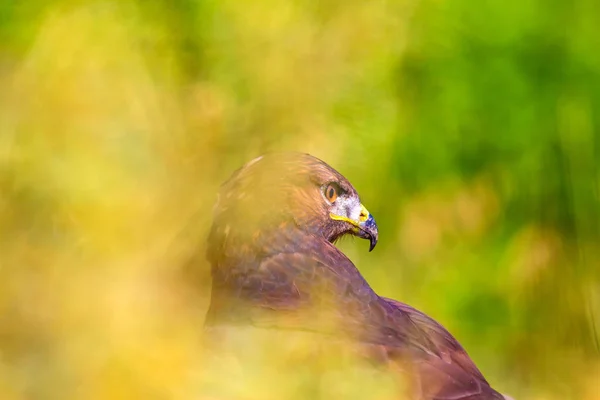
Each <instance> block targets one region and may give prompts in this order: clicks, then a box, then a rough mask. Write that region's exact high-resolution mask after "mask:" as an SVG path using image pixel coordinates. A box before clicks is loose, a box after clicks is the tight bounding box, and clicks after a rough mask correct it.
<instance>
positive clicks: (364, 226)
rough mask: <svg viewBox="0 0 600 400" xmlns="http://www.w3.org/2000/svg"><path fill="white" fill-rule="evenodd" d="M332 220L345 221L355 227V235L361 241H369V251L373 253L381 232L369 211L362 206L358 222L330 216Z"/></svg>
mask: <svg viewBox="0 0 600 400" xmlns="http://www.w3.org/2000/svg"><path fill="white" fill-rule="evenodd" d="M329 216H330V218H331V219H334V220H337V221H345V222H348V223H350V224H352V225H353V226H354V228H355V229H354V230H353V231H354V234H355V235H356V236H358V237H359V238H361V239H369V251H372V250H373V249H374V248H375V245H377V240H378V239H379V232H378V230H377V224H376V223H375V218H373V216H372V215H371V213H369V211H368V210H367V209H366V208H365V206H363V205H362V204H361V205H360V213H359V215H358V221H357V220H355V219H352V218H348V217H342V216H340V215H335V214H329Z"/></svg>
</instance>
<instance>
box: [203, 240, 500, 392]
mask: <svg viewBox="0 0 600 400" xmlns="http://www.w3.org/2000/svg"><path fill="white" fill-rule="evenodd" d="M311 243H314V242H311V241H310V240H300V241H295V242H294V243H293V245H289V247H287V248H282V249H281V252H279V253H277V254H275V255H270V256H265V257H264V258H261V259H255V262H253V263H247V262H245V263H240V265H239V266H236V265H230V266H229V267H228V268H220V269H219V270H216V271H213V273H217V274H221V275H220V276H218V277H217V278H218V279H216V281H217V282H225V285H226V286H227V287H231V285H230V283H231V280H234V281H235V282H236V285H235V287H236V290H235V292H233V293H232V292H231V291H228V292H226V293H225V295H224V296H220V295H219V293H221V294H223V293H222V292H221V291H219V290H218V288H217V290H216V291H214V292H213V298H212V299H211V306H210V309H209V313H208V316H207V322H206V324H207V326H208V327H211V326H212V327H214V326H219V325H220V326H222V325H231V324H234V325H236V324H243V325H251V326H255V327H258V328H275V329H291V330H296V331H308V332H316V333H319V334H323V335H329V336H330V337H331V338H332V340H338V339H339V338H340V337H343V338H349V339H351V340H353V342H354V343H356V346H357V347H358V348H359V349H358V351H359V352H360V353H361V354H363V355H364V357H366V358H368V359H369V361H370V362H373V363H376V364H380V365H381V363H382V362H383V364H386V365H387V366H388V367H390V368H391V369H392V370H397V371H399V372H400V373H401V374H402V375H403V379H406V375H409V376H410V377H411V380H413V381H414V383H413V384H412V386H414V391H415V392H417V393H419V394H418V396H419V398H423V399H431V400H492V399H503V397H502V396H501V395H500V394H498V393H497V392H495V391H494V390H493V389H492V388H491V387H490V386H489V385H488V383H487V381H486V380H485V378H484V377H483V376H482V374H481V372H480V371H479V370H478V369H477V367H476V366H475V364H474V363H473V362H472V361H471V360H470V358H469V357H468V355H467V354H466V352H465V351H464V349H463V348H462V346H460V344H459V343H458V342H457V341H456V339H454V338H453V337H452V335H451V334H450V333H449V332H448V331H447V330H446V329H444V328H443V327H442V326H441V325H440V324H438V323H437V322H435V321H434V320H433V319H431V318H429V317H428V316H427V315H425V314H423V313H421V312H420V311H418V310H416V309H414V308H412V307H410V306H408V305H406V304H402V303H400V302H396V301H394V300H391V299H386V298H383V297H380V296H378V295H377V294H376V293H375V292H374V291H373V290H372V289H371V287H370V286H369V285H368V283H367V282H366V281H365V280H364V278H363V277H362V275H361V274H360V272H359V271H358V270H357V269H356V267H355V266H354V265H353V264H352V262H351V261H350V260H349V259H348V258H347V257H346V256H344V255H343V253H341V252H340V251H339V250H338V249H337V248H336V247H334V246H333V245H331V244H329V243H322V242H320V243H318V245H314V244H311ZM246 261H248V259H247V258H246ZM229 310H231V312H229ZM361 349H362V350H361ZM382 356H383V357H382Z"/></svg>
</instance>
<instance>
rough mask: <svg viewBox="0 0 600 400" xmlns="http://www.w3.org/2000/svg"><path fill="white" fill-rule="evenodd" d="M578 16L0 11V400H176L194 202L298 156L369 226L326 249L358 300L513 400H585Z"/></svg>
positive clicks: (587, 327) (596, 324)
mask: <svg viewBox="0 0 600 400" xmlns="http://www.w3.org/2000/svg"><path fill="white" fill-rule="evenodd" d="M599 16H600V6H599V5H598V3H597V2H596V1H594V0H577V1H573V2H560V1H550V2H548V1H540V0H526V1H513V0H509V1H498V0H492V1H486V2H472V1H466V0H455V1H440V0H422V1H414V0H399V1H381V0H372V1H353V0H347V1H344V2H342V1H320V2H311V1H304V0H296V1H272V0H271V1H269V0H261V1H254V2H241V1H231V0H222V1H209V0H171V1H166V0H162V1H161V0H156V1H141V0H138V1H135V0H129V1H113V2H110V1H95V2H83V1H44V0H37V1H27V2H18V1H3V2H1V3H0V88H1V90H0V274H1V275H0V397H1V398H2V399H37V398H39V399H46V398H57V399H59V398H60V399H67V398H85V399H94V398H97V399H105V398H197V397H195V396H193V395H190V392H186V391H184V390H183V389H181V388H182V387H184V386H185V385H184V382H188V381H190V380H192V381H193V377H192V378H190V371H191V370H194V366H195V365H196V363H197V362H198V360H197V358H198V357H197V354H198V353H197V351H198V349H197V346H198V345H197V342H198V334H199V331H200V328H201V326H202V318H203V315H204V311H205V308H206V301H207V297H206V296H207V294H208V290H209V287H210V286H209V276H208V266H207V265H206V263H205V261H204V260H203V254H204V251H205V248H204V246H205V245H204V239H205V235H206V232H207V229H208V227H209V225H210V218H211V215H210V214H211V209H212V204H213V202H214V200H215V194H216V189H217V187H218V185H219V183H220V182H222V181H223V180H224V179H226V178H227V177H228V176H229V174H230V173H231V172H232V171H233V170H235V169H236V168H238V167H239V166H241V165H242V164H243V163H244V162H246V161H248V160H250V159H252V158H253V157H256V156H258V155H260V154H261V153H264V152H267V151H275V150H297V151H304V152H309V153H311V154H313V155H315V156H317V157H319V158H321V159H323V160H325V161H326V162H328V163H329V164H330V165H332V166H333V167H334V168H336V169H338V170H339V171H340V172H342V173H343V174H344V175H345V176H346V177H347V178H348V179H349V180H350V181H351V182H352V183H353V184H354V186H355V187H356V188H357V189H358V191H359V193H360V194H361V197H362V200H363V202H364V203H365V204H366V205H367V207H368V208H369V210H370V211H371V212H372V213H373V214H374V215H375V217H376V219H377V221H378V224H379V227H380V243H379V245H378V247H377V249H376V250H375V251H374V252H373V253H368V252H367V244H366V243H364V242H362V241H344V242H343V243H342V244H341V247H342V249H343V250H344V252H346V254H347V255H349V257H350V258H351V259H352V260H353V261H354V262H355V263H356V265H357V266H358V268H359V269H360V270H361V271H362V272H363V274H364V275H365V276H366V278H367V280H368V281H369V282H370V283H371V284H372V286H373V287H374V288H375V289H376V290H377V291H378V292H379V293H380V294H382V295H386V296H389V297H394V298H396V299H399V300H402V301H405V302H407V303H409V304H411V305H413V306H416V307H418V308H420V309H422V310H423V311H425V312H427V313H428V314H430V315H431V316H433V317H434V318H436V319H437V320H439V321H440V322H441V323H443V324H444V325H445V326H446V327H447V328H448V329H449V330H450V331H451V332H453V333H454V334H455V335H456V337H457V338H458V339H459V340H460V341H461V342H462V343H463V344H464V346H465V347H466V349H467V350H468V352H469V353H470V355H471V356H472V358H473V359H474V360H475V361H476V362H477V363H478V365H479V366H480V368H481V369H482V371H483V372H484V374H485V375H486V376H487V377H488V378H489V380H490V382H491V383H492V384H493V385H494V386H495V387H497V388H498V389H499V390H501V391H503V392H505V393H509V394H511V395H512V396H514V397H515V398H517V399H540V400H541V399H585V400H592V399H594V400H595V399H600V356H599V352H600V350H599V348H600V344H599V342H600V262H599V260H600V257H599V256H600V246H599V244H600V198H599V193H600V191H599V187H600V134H599V131H600V51H599V50H598V49H599V48H600V39H599V38H600V17H599ZM190 259H192V260H194V262H192V263H189V262H187V261H189V260H190ZM182 282H183V283H186V282H187V283H190V282H191V283H193V284H191V285H186V284H182Z"/></svg>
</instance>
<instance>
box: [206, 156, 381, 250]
mask: <svg viewBox="0 0 600 400" xmlns="http://www.w3.org/2000/svg"><path fill="white" fill-rule="evenodd" d="M286 226H287V227H290V226H291V227H293V228H295V229H299V230H302V231H304V232H306V233H309V234H311V235H315V236H317V237H321V238H323V239H325V240H327V241H329V242H331V243H333V242H334V241H335V240H337V239H338V238H340V237H341V236H343V235H346V234H350V235H354V236H358V237H360V238H363V239H368V240H369V242H370V250H373V248H374V247H375V245H376V244H377V239H378V231H377V225H376V223H375V220H374V219H373V216H372V215H371V214H370V213H369V211H367V209H366V208H365V207H364V206H363V205H362V204H361V202H360V198H359V196H358V193H357V192H356V190H355V189H354V187H353V186H352V185H351V184H350V182H348V180H347V179H346V178H344V177H343V176H342V175H341V174H340V173H339V172H337V171H336V170H334V169H333V168H331V167H330V166H329V165H327V164H326V163H325V162H323V161H321V160H319V159H317V158H315V157H313V156H311V155H309V154H301V153H273V154H267V155H264V156H261V157H258V158H255V159H254V160H252V161H250V162H248V163H247V164H245V165H244V166H243V167H242V168H240V169H239V170H238V171H236V172H235V173H234V174H233V175H232V176H231V178H230V179H229V180H228V181H226V182H225V183H224V184H223V185H222V187H221V190H220V192H219V197H218V200H217V203H216V205H215V208H214V222H213V228H212V232H211V238H212V239H211V238H209V241H211V240H216V239H217V238H220V239H221V240H224V239H226V238H227V237H233V238H239V239H248V238H255V237H257V236H258V235H261V234H262V233H263V232H266V231H269V230H279V231H281V228H284V227H286ZM239 242H244V240H240V241H239Z"/></svg>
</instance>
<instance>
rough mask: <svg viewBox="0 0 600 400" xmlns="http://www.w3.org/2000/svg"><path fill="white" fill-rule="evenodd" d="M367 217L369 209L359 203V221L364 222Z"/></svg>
mask: <svg viewBox="0 0 600 400" xmlns="http://www.w3.org/2000/svg"><path fill="white" fill-rule="evenodd" d="M367 219H369V210H367V208H366V207H365V206H363V205H362V204H361V205H360V215H359V216H358V220H359V221H360V222H365V221H366V220H367Z"/></svg>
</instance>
